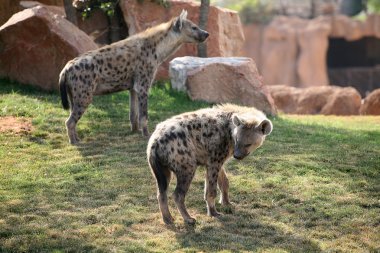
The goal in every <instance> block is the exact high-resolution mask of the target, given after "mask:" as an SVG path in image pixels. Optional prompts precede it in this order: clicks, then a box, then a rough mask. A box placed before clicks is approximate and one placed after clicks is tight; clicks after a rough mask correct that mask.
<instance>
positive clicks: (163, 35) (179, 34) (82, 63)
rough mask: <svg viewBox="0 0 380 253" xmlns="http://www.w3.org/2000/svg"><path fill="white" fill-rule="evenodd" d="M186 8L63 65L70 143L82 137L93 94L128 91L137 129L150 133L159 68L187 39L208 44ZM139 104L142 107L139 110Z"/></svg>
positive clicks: (131, 111) (62, 96)
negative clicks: (81, 124)
mask: <svg viewBox="0 0 380 253" xmlns="http://www.w3.org/2000/svg"><path fill="white" fill-rule="evenodd" d="M186 17H187V12H186V11H182V13H181V14H180V16H178V17H175V18H173V19H172V20H170V21H169V22H167V23H163V24H160V25H158V26H155V27H152V28H150V29H147V30H146V31H144V32H142V33H139V34H136V35H134V36H131V37H129V38H127V39H125V40H121V41H119V42H116V43H113V44H111V45H108V46H105V47H102V48H99V49H97V50H93V51H89V52H87V53H85V54H83V55H81V56H79V57H77V58H75V59H73V60H71V61H69V62H68V63H67V64H66V66H65V67H64V68H63V70H62V72H61V74H60V77H59V85H60V92H61V99H62V105H63V107H64V108H65V109H69V108H70V107H71V113H70V116H69V118H68V119H67V120H66V127H67V133H68V136H69V139H70V143H72V144H75V143H77V142H78V141H79V139H78V135H77V132H76V125H77V122H78V120H79V119H80V117H81V116H82V115H83V113H84V112H85V110H86V108H87V107H88V105H89V104H90V103H91V102H92V98H93V96H94V95H102V94H107V93H111V92H117V91H122V90H129V92H130V115H129V118H130V121H131V129H132V131H138V130H139V129H141V130H142V133H143V135H145V136H148V135H149V133H148V128H147V118H148V112H147V106H148V105H147V104H148V102H147V96H148V90H149V87H150V86H151V84H152V82H153V79H154V77H155V74H156V71H157V68H158V66H159V65H160V64H161V63H162V62H163V61H164V60H165V59H167V58H168V57H169V56H170V55H171V54H173V53H174V52H175V51H177V50H178V49H179V48H180V47H181V45H182V44H183V43H193V42H203V41H205V40H206V39H207V37H208V33H207V32H206V31H204V30H201V29H200V28H199V27H197V26H196V25H195V24H194V23H192V22H191V21H190V20H187V19H186ZM137 108H138V110H137Z"/></svg>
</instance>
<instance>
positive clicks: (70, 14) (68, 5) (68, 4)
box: [63, 0, 78, 26]
mask: <svg viewBox="0 0 380 253" xmlns="http://www.w3.org/2000/svg"><path fill="white" fill-rule="evenodd" d="M63 5H64V7H65V13H66V19H67V20H68V21H70V22H71V23H73V24H74V25H76V26H77V25H78V20H77V11H76V9H75V8H74V6H73V1H72V0H63Z"/></svg>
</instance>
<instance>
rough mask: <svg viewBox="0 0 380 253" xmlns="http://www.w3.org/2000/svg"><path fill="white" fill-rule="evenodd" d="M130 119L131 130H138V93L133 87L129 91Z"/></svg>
mask: <svg viewBox="0 0 380 253" xmlns="http://www.w3.org/2000/svg"><path fill="white" fill-rule="evenodd" d="M129 94H130V96H129V120H130V122H131V130H132V132H137V131H138V130H139V121H138V113H137V109H138V106H137V93H136V91H135V90H134V89H133V88H132V89H131V90H130V91H129Z"/></svg>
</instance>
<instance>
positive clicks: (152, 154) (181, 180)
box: [147, 104, 272, 224]
mask: <svg viewBox="0 0 380 253" xmlns="http://www.w3.org/2000/svg"><path fill="white" fill-rule="evenodd" d="M271 131H272V123H271V121H270V120H268V119H267V118H266V116H265V115H264V114H263V113H262V112H261V111H258V110H256V109H255V108H248V107H241V106H236V105H231V104H226V105H220V106H216V107H214V108H211V109H202V110H198V111H195V112H189V113H184V114H181V115H178V116H174V117H173V118H171V119H168V120H166V121H164V122H162V123H160V124H159V125H157V127H156V130H155V131H154V132H153V134H152V136H151V137H150V139H149V143H148V148H147V156H148V162H149V165H150V168H151V170H152V172H153V175H154V176H155V178H156V180H157V198H158V203H159V207H160V210H161V213H162V218H163V220H164V222H165V223H167V224H170V223H172V222H173V217H172V216H171V214H170V212H169V208H168V198H167V189H168V185H169V183H170V179H171V173H172V172H173V173H174V174H175V175H176V177H177V186H176V188H175V191H174V201H175V203H176V205H177V207H178V210H179V212H180V213H181V215H182V217H183V219H184V220H185V222H187V223H190V224H193V223H195V219H194V218H192V217H191V216H190V215H189V213H188V212H187V210H186V206H185V196H186V193H187V191H188V189H189V186H190V183H191V181H192V179H193V177H194V173H195V170H196V168H197V166H198V165H202V166H205V167H206V169H207V172H206V180H205V201H206V203H207V214H208V215H210V216H218V215H219V213H218V212H217V211H216V208H215V197H216V195H217V185H218V186H219V189H220V191H221V199H220V202H221V204H222V205H227V206H228V205H230V201H229V198H228V187H229V183H228V179H227V176H226V173H225V170H224V168H223V164H224V163H225V162H226V160H227V159H229V158H230V157H231V156H234V157H235V158H236V159H239V160H240V159H243V158H244V157H246V156H247V155H249V153H250V152H252V151H254V150H255V149H257V148H258V147H260V146H261V145H262V144H263V142H264V140H265V137H266V136H267V135H269V134H270V133H271Z"/></svg>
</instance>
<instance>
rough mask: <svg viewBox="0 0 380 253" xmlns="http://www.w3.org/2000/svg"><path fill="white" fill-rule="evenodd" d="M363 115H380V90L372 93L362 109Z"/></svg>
mask: <svg viewBox="0 0 380 253" xmlns="http://www.w3.org/2000/svg"><path fill="white" fill-rule="evenodd" d="M360 114H362V115H380V89H376V90H374V91H372V92H371V93H370V94H369V95H368V96H367V97H366V98H365V99H364V103H363V105H362V106H361V108H360Z"/></svg>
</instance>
